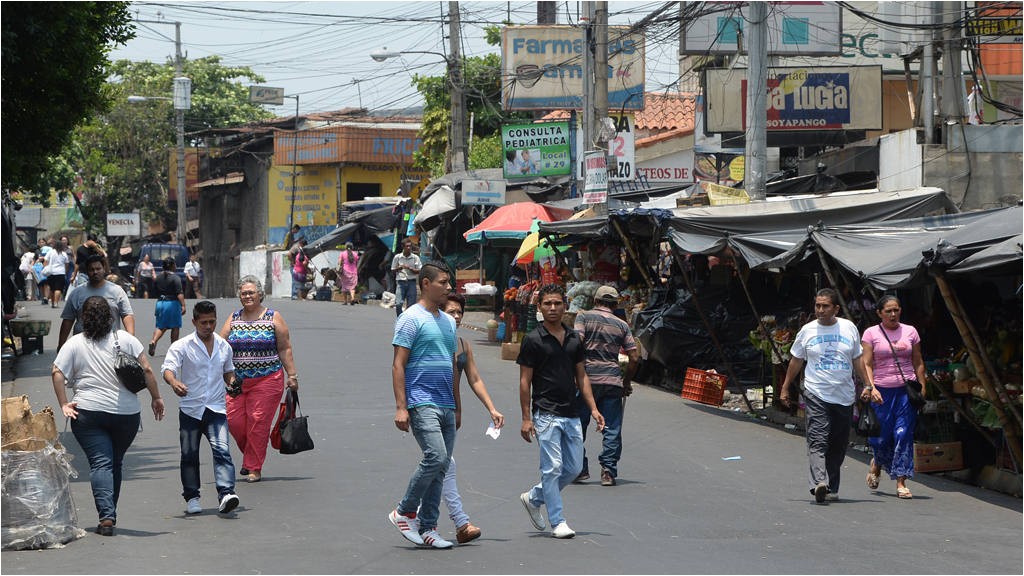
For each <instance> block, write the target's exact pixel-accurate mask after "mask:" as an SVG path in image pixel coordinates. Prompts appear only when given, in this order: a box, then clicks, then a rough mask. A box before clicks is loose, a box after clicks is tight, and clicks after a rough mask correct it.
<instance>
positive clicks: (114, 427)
mask: <svg viewBox="0 0 1024 576" xmlns="http://www.w3.org/2000/svg"><path fill="white" fill-rule="evenodd" d="M141 419H142V418H141V415H140V414H139V413H135V414H111V413H110V412H96V411H93V410H82V409H81V408H79V409H78V418H76V419H74V420H72V421H71V432H72V433H73V434H74V435H75V440H77V441H78V444H79V445H80V446H81V447H82V450H83V451H84V452H85V457H86V458H88V459H89V483H90V484H92V498H93V500H94V501H95V502H96V512H98V513H99V517H100V520H106V519H108V518H109V519H111V520H114V521H115V522H116V521H117V499H118V497H119V496H120V495H121V468H122V465H123V463H124V454H125V452H127V451H128V447H129V446H131V445H132V441H133V440H135V435H136V434H137V433H138V432H139V422H140V421H141Z"/></svg>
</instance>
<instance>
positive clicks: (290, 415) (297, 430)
mask: <svg viewBox="0 0 1024 576" xmlns="http://www.w3.org/2000/svg"><path fill="white" fill-rule="evenodd" d="M299 414H300V411H299V394H298V392H296V391H294V390H292V389H291V388H289V389H287V390H286V391H285V413H284V418H283V419H281V423H280V429H281V449H280V452H281V454H298V453H299V452H305V451H306V450H312V449H313V439H312V438H310V436H309V429H308V428H307V424H308V422H307V420H306V417H305V416H300V415H299Z"/></svg>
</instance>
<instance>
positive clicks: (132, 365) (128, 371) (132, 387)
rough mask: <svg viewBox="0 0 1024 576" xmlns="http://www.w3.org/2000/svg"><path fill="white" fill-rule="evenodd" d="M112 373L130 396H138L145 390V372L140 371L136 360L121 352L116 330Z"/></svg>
mask: <svg viewBox="0 0 1024 576" xmlns="http://www.w3.org/2000/svg"><path fill="white" fill-rule="evenodd" d="M114 372H115V373H117V379H118V380H120V381H121V385H122V386H124V387H125V388H127V389H128V391H129V392H131V393H132V394H138V393H139V392H142V391H143V390H145V389H146V371H145V370H143V369H142V364H139V361H138V359H136V358H132V356H131V354H128V353H126V352H124V351H123V350H121V344H120V343H118V341H117V330H116V329H115V330H114Z"/></svg>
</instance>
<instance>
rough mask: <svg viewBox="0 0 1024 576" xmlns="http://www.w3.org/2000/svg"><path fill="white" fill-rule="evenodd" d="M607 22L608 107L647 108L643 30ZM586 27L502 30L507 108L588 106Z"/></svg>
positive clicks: (569, 107)
mask: <svg viewBox="0 0 1024 576" xmlns="http://www.w3.org/2000/svg"><path fill="white" fill-rule="evenodd" d="M628 32H629V28H628V27H626V26H609V27H608V70H607V71H606V74H607V76H608V108H610V109H615V110H643V109H644V70H645V69H644V34H643V31H642V30H641V31H636V32H633V33H628ZM583 34H584V31H583V29H582V28H580V27H576V26H510V27H507V28H504V29H502V31H501V77H502V78H504V79H507V80H506V81H505V85H504V88H503V89H502V92H501V103H502V106H503V107H504V109H505V110H552V109H579V108H582V107H583V50H584V44H585V42H584V37H583Z"/></svg>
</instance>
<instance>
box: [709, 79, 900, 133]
mask: <svg viewBox="0 0 1024 576" xmlns="http://www.w3.org/2000/svg"><path fill="white" fill-rule="evenodd" d="M705 73H706V75H707V76H706V84H705V85H706V86H707V113H706V116H705V118H704V120H705V122H706V123H707V128H708V131H709V132H743V131H745V130H746V128H747V124H748V123H747V102H746V100H747V79H746V70H725V69H714V70H706V71H705ZM765 88H766V90H767V92H768V99H767V105H768V131H769V132H773V131H791V130H880V129H881V128H882V68H881V66H862V67H829V68H769V69H768V85H767V86H766V87H765Z"/></svg>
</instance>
